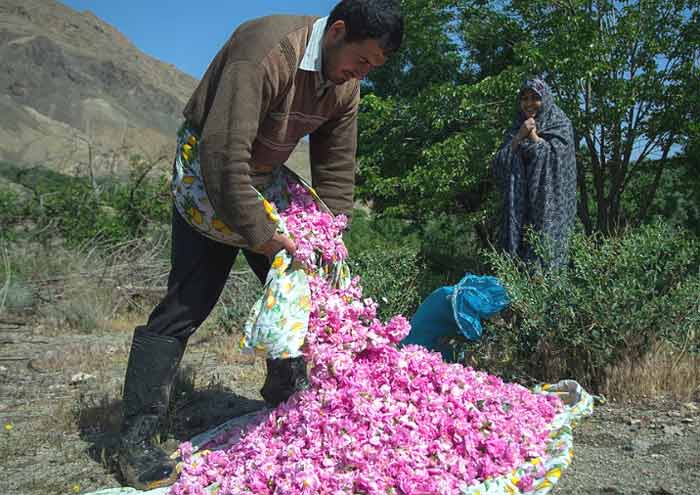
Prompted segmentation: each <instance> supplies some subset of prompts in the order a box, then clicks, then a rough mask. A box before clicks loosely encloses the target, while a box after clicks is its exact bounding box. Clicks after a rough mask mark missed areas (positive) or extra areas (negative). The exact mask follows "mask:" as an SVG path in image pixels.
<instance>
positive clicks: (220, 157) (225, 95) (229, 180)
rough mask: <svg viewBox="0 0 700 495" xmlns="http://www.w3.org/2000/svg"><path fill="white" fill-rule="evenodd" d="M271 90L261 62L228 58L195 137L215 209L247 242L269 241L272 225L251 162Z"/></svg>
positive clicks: (250, 243) (251, 243) (257, 243)
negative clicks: (259, 196)
mask: <svg viewBox="0 0 700 495" xmlns="http://www.w3.org/2000/svg"><path fill="white" fill-rule="evenodd" d="M273 91H274V90H273V88H272V87H271V84H270V81H269V80H268V78H267V77H266V76H265V71H264V68H263V67H262V66H261V65H260V64H254V63H250V62H234V63H230V64H229V65H228V66H227V67H226V69H225V70H224V74H223V75H222V77H221V80H220V81H219V84H218V86H217V88H216V93H215V95H214V100H213V102H212V104H211V110H210V111H209V115H208V116H207V119H206V123H205V125H204V128H203V129H202V130H201V133H202V134H201V136H200V141H199V146H200V148H199V152H200V162H201V167H202V176H203V178H204V184H205V187H206V190H207V195H208V197H209V200H210V201H211V203H212V206H213V207H214V211H215V212H216V213H217V215H219V216H220V217H221V218H222V219H223V220H224V222H225V223H226V224H227V225H229V226H230V227H231V228H232V229H233V230H234V231H235V232H238V233H239V234H241V235H242V236H243V237H244V238H245V240H246V241H247V242H248V244H249V246H250V247H254V246H260V245H262V244H264V243H265V242H267V241H269V240H270V239H271V238H272V236H273V234H274V233H275V229H276V226H275V224H274V222H272V221H271V220H270V219H269V218H268V217H267V214H266V212H265V209H264V207H263V205H262V202H261V201H260V200H259V199H258V195H257V193H256V192H255V190H254V189H253V186H252V184H251V180H250V166H249V162H250V159H251V154H252V146H253V141H255V138H256V136H257V133H258V127H259V125H260V122H261V121H262V118H263V117H264V115H265V114H266V113H267V110H268V107H269V105H270V100H271V95H272V94H273Z"/></svg>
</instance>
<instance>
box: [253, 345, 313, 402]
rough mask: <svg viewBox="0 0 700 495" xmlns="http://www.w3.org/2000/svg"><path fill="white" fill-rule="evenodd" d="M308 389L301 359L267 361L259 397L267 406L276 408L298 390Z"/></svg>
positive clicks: (304, 365)
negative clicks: (260, 396) (265, 373)
mask: <svg viewBox="0 0 700 495" xmlns="http://www.w3.org/2000/svg"><path fill="white" fill-rule="evenodd" d="M307 388H309V380H308V378H307V376H306V361H304V358H303V357H296V358H290V359H268V360H267V376H266V377H265V383H264V385H263V387H262V388H261V389H260V395H262V397H263V399H265V402H267V404H268V405H269V406H272V407H277V406H278V405H280V404H281V403H282V402H285V401H286V400H287V399H289V397H290V396H291V395H292V394H293V393H294V392H298V391H299V390H304V389H307Z"/></svg>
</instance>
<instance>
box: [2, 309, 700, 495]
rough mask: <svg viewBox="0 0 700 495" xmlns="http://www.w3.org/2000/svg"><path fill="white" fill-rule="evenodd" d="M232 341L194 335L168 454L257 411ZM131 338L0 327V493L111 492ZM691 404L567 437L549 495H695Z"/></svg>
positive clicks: (614, 414)
mask: <svg viewBox="0 0 700 495" xmlns="http://www.w3.org/2000/svg"><path fill="white" fill-rule="evenodd" d="M232 341H233V337H230V336H225V335H216V334H215V333H212V332H209V331H207V330H206V329H202V330H201V331H200V332H198V334H196V335H195V337H194V338H193V339H192V341H191V343H190V346H189V347H188V351H187V353H186V356H185V360H184V363H183V371H184V373H183V374H182V379H181V380H180V381H179V383H178V385H177V387H176V391H175V394H174V400H173V407H172V414H171V419H170V424H169V429H170V431H171V433H172V438H170V439H169V440H167V441H166V446H168V447H172V448H174V447H175V446H176V445H177V441H178V440H184V439H187V438H189V437H191V436H192V435H194V434H196V433H199V432H201V431H204V430H206V429H208V428H209V427H212V426H214V425H217V424H219V423H221V422H223V421H224V420H226V419H228V418H230V417H233V416H235V415H239V414H243V413H246V412H249V411H252V410H254V409H257V408H260V407H262V402H261V401H260V397H259V395H258V392H257V391H258V389H259V387H260V385H261V383H262V380H263V366H264V363H263V361H262V359H260V358H252V357H248V356H244V355H240V354H236V351H234V350H233V349H235V346H234V345H233V344H232ZM129 342H130V331H129V330H128V329H127V328H126V326H125V328H123V329H114V330H113V331H109V332H101V333H98V334H89V335H87V334H59V333H58V332H56V331H52V330H50V329H47V328H44V327H42V326H41V325H36V324H35V323H33V322H31V321H23V320H22V319H21V318H20V319H13V318H8V319H5V317H4V316H2V315H0V424H1V425H2V426H3V429H2V431H0V437H1V438H0V493H3V494H13V495H15V494H23V495H24V494H26V495H39V494H41V495H47V494H59V493H85V492H90V491H94V490H96V489H99V488H105V487H111V486H117V485H118V483H119V479H118V476H117V474H116V472H115V469H114V460H113V448H114V445H115V441H116V429H117V425H118V424H119V414H120V412H119V411H120V403H119V400H118V398H119V396H120V388H121V384H122V380H123V372H124V366H125V363H126V357H127V352H128V346H129ZM697 406H698V405H697V404H683V403H679V402H675V401H672V400H668V399H664V398H654V399H648V400H645V401H643V402H635V403H631V402H630V403H618V402H608V403H607V404H605V405H603V406H601V407H599V408H598V409H597V410H596V412H595V414H594V415H593V416H592V417H590V418H589V419H587V420H586V421H584V422H583V423H582V424H581V425H579V426H578V428H577V429H576V431H575V437H574V442H575V445H574V450H575V459H574V464H573V466H572V467H571V468H570V469H569V470H568V471H566V472H565V473H564V475H563V478H562V480H561V482H560V483H559V485H558V486H557V487H556V488H555V490H554V492H553V493H555V494H556V495H573V494H576V495H578V494H649V495H666V494H695V493H697V492H698V488H697V487H698V485H699V484H700V414H699V413H698V408H697Z"/></svg>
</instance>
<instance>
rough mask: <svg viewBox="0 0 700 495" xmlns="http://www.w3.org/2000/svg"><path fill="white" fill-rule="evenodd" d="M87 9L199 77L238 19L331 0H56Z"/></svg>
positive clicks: (312, 7)
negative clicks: (165, 0) (164, 0)
mask: <svg viewBox="0 0 700 495" xmlns="http://www.w3.org/2000/svg"><path fill="white" fill-rule="evenodd" d="M60 1H61V2H62V3H64V4H66V5H68V6H69V7H71V8H73V9H76V10H78V11H83V10H89V11H91V12H92V13H93V14H95V15H96V16H97V17H99V18H101V19H103V20H104V21H106V22H107V23H109V24H111V25H112V26H114V27H115V28H117V29H118V30H119V31H120V32H121V33H122V34H123V35H124V36H126V37H127V38H129V40H131V42H132V43H133V44H134V45H136V46H137V47H138V48H139V49H140V50H141V51H143V52H145V53H147V54H148V55H151V56H152V57H155V58H157V59H159V60H162V61H164V62H169V63H171V64H174V65H175V66H176V67H177V68H179V69H180V70H182V71H184V72H186V73H188V74H190V75H192V76H194V77H196V78H197V79H199V78H200V77H202V75H203V74H204V71H205V70H206V68H207V66H208V65H209V62H210V61H211V59H212V58H214V56H215V55H216V52H217V51H218V50H219V48H221V46H222V45H223V44H224V43H225V42H226V40H227V39H228V38H229V36H231V33H232V32H233V30H234V29H236V26H238V25H239V24H241V23H242V22H244V21H246V20H248V19H252V18H254V17H260V16H264V15H269V14H305V15H320V16H322V15H327V14H328V13H329V12H330V11H331V9H332V8H333V7H334V6H335V4H336V3H337V2H336V0H259V1H255V0H252V1H249V0H203V1H199V2H197V1H193V0H187V1H186V0H168V1H167V2H163V1H158V0H119V1H114V0H60Z"/></svg>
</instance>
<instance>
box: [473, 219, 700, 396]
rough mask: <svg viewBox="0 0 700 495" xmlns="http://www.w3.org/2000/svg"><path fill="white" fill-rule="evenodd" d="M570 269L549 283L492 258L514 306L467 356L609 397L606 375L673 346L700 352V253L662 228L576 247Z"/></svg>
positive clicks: (679, 234) (582, 240) (576, 241)
mask: <svg viewBox="0 0 700 495" xmlns="http://www.w3.org/2000/svg"><path fill="white" fill-rule="evenodd" d="M570 256H571V265H570V267H569V269H566V270H561V271H559V272H553V273H547V274H543V273H542V272H540V271H539V270H532V269H527V268H526V267H524V266H523V265H522V264H521V263H520V262H518V261H516V260H514V259H512V258H510V257H507V256H504V255H501V254H498V253H496V252H492V253H490V254H489V259H490V261H491V263H492V264H493V266H494V270H495V274H496V275H497V276H498V277H499V278H500V279H501V280H502V281H503V282H504V284H505V285H506V287H507V288H508V291H509V294H510V296H511V298H512V304H511V307H510V313H511V314H510V315H509V316H508V317H507V318H505V319H497V320H495V321H492V322H487V324H486V327H487V332H486V336H485V338H484V340H483V341H482V342H479V343H478V344H470V345H468V346H467V348H466V349H465V350H466V351H467V353H468V354H469V355H470V356H471V358H472V359H475V360H476V361H477V362H478V363H479V365H481V366H484V367H486V368H491V369H493V368H494V367H495V368H499V369H500V370H501V371H502V370H506V369H508V370H510V371H511V372H513V371H516V372H518V373H520V374H522V375H528V376H531V377H534V378H536V379H539V380H554V379H559V378H575V379H577V380H579V381H580V382H582V383H584V384H586V385H587V386H590V387H591V388H592V389H593V390H600V389H601V387H602V386H604V383H605V378H606V369H608V368H609V367H610V366H613V365H615V364H617V363H620V362H621V361H622V360H623V358H635V357H640V356H642V355H644V354H645V353H647V352H649V350H650V349H651V346H652V344H653V343H654V342H658V341H661V340H663V341H668V342H670V343H672V344H675V345H676V346H683V345H684V346H685V350H695V351H697V350H698V349H697V346H698V332H697V330H698V319H699V317H698V311H699V305H698V293H699V292H698V287H700V273H699V271H698V270H699V266H700V246H699V243H698V241H697V239H694V238H692V237H690V236H688V235H687V233H685V232H683V231H679V230H675V229H674V228H672V227H669V226H667V225H664V224H661V223H658V224H653V225H649V226H645V227H641V228H639V229H637V230H634V231H630V232H628V233H626V234H625V235H623V236H621V237H617V238H600V237H585V236H583V235H580V234H577V235H575V236H574V237H573V238H572V242H571V251H570Z"/></svg>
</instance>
